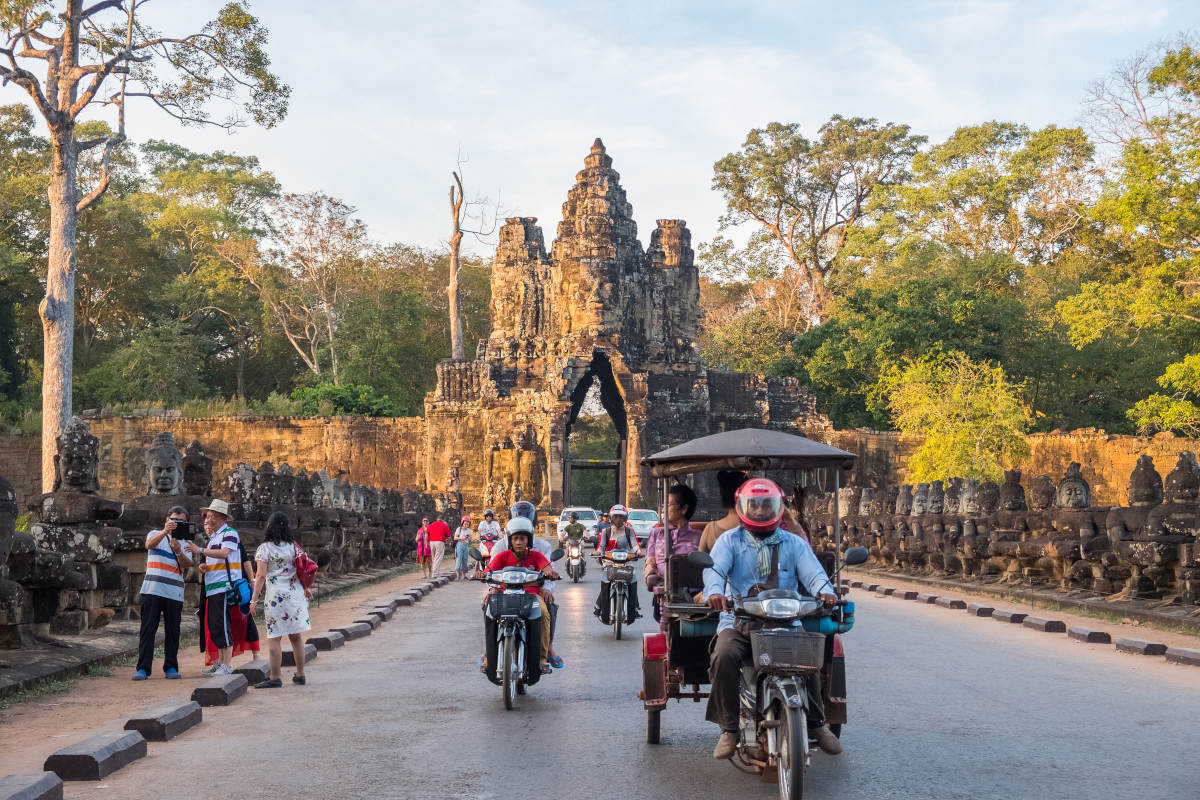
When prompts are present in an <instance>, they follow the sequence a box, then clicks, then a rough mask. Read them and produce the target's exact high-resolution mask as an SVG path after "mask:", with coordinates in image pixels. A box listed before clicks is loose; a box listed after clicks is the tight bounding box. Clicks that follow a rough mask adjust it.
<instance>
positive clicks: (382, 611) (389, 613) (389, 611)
mask: <svg viewBox="0 0 1200 800" xmlns="http://www.w3.org/2000/svg"><path fill="white" fill-rule="evenodd" d="M368 613H370V614H379V615H380V616H382V617H383V618H384V620H385V621H386V620H389V619H391V618H392V617H393V616H395V614H396V609H395V607H394V606H391V605H386V606H376V607H375V608H372V609H371V610H370V611H369V612H368Z"/></svg>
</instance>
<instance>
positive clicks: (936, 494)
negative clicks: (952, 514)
mask: <svg viewBox="0 0 1200 800" xmlns="http://www.w3.org/2000/svg"><path fill="white" fill-rule="evenodd" d="M945 509H946V491H945V490H944V489H943V488H942V482H941V481H934V482H933V483H931V484H929V500H928V502H927V504H926V510H925V513H926V514H941V513H942V512H943V511H945Z"/></svg>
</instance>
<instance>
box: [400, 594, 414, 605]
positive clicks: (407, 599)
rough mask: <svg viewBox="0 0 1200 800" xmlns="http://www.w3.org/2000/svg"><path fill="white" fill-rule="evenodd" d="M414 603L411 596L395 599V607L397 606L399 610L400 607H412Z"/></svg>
mask: <svg viewBox="0 0 1200 800" xmlns="http://www.w3.org/2000/svg"><path fill="white" fill-rule="evenodd" d="M416 602H417V601H416V600H414V599H413V598H412V596H411V595H407V594H406V595H404V596H403V597H397V598H396V606H397V607H398V608H399V607H402V606H407V607H411V606H412V605H413V604H415V603H416Z"/></svg>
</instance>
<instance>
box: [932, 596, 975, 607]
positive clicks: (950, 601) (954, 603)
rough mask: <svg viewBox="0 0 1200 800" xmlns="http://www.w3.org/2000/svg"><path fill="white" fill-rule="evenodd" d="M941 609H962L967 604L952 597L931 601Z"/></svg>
mask: <svg viewBox="0 0 1200 800" xmlns="http://www.w3.org/2000/svg"><path fill="white" fill-rule="evenodd" d="M933 602H934V603H936V604H937V605H939V606H941V607H942V608H953V609H963V608H966V607H967V604H966V602H965V601H963V600H955V599H954V598H953V597H939V598H937V599H935V600H934V601H933Z"/></svg>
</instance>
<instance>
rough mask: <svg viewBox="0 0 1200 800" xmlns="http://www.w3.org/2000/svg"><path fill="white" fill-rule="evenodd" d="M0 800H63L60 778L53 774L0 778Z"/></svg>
mask: <svg viewBox="0 0 1200 800" xmlns="http://www.w3.org/2000/svg"><path fill="white" fill-rule="evenodd" d="M0 800H63V782H62V778H60V777H58V776H57V775H55V774H54V773H53V772H36V773H34V774H32V775H8V776H6V777H4V778H0Z"/></svg>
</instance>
